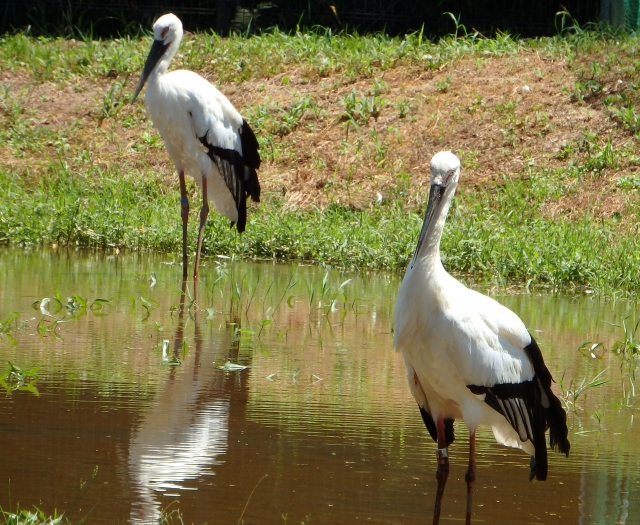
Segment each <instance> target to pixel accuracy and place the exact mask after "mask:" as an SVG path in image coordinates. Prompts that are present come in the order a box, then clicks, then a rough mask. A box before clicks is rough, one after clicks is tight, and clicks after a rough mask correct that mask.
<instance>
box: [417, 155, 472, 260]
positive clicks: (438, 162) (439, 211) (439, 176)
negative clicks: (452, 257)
mask: <svg viewBox="0 0 640 525" xmlns="http://www.w3.org/2000/svg"><path fill="white" fill-rule="evenodd" d="M459 178H460V159H458V157H456V156H455V155H454V154H453V153H451V152H450V151H440V152H439V153H436V154H435V155H434V156H433V157H432V159H431V188H430V189H429V201H428V202H427V212H426V214H425V217H424V222H423V223H422V231H421V232H420V239H419V240H418V247H417V248H416V253H415V255H414V258H413V263H412V265H411V266H413V264H414V263H415V261H416V259H417V258H418V255H419V253H420V247H421V246H422V244H423V242H424V240H425V238H430V239H433V241H434V242H429V243H427V244H428V245H430V246H437V245H438V244H439V243H440V235H441V234H442V228H443V227H444V221H445V219H446V217H447V211H448V209H449V204H450V203H451V198H452V197H453V194H454V192H455V191H456V186H457V185H458V179H459Z"/></svg>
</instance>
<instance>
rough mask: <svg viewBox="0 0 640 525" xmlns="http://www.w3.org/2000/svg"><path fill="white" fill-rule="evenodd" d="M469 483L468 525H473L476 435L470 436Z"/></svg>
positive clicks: (466, 479) (466, 478)
mask: <svg viewBox="0 0 640 525" xmlns="http://www.w3.org/2000/svg"><path fill="white" fill-rule="evenodd" d="M464 480H465V481H466V482H467V525H471V498H472V497H473V484H474V483H475V481H476V433H475V431H473V432H472V433H471V435H470V436H469V468H468V469H467V473H466V475H465V476H464Z"/></svg>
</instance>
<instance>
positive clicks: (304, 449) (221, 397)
mask: <svg viewBox="0 0 640 525" xmlns="http://www.w3.org/2000/svg"><path fill="white" fill-rule="evenodd" d="M170 263H171V260H170V259H169V258H162V257H149V256H142V255H137V254H131V255H125V256H123V255H111V256H109V255H103V254H101V255H98V254H86V253H81V252H72V251H63V250H59V251H56V252H46V251H45V252H43V251H34V252H28V251H12V250H2V251H0V321H1V322H2V323H3V324H2V325H0V363H2V364H1V367H0V371H1V370H4V368H5V364H6V363H7V361H10V362H11V363H13V364H14V365H17V366H18V367H20V368H21V369H22V371H23V372H24V371H27V370H29V369H31V368H32V367H39V369H38V371H37V375H38V380H37V382H36V383H35V384H32V385H31V391H29V390H15V391H12V392H10V393H5V392H4V391H2V390H0V451H2V457H1V459H0V506H2V508H3V509H5V510H9V509H15V508H16V507H17V506H18V505H19V506H20V508H28V509H30V508H32V506H33V505H37V506H38V507H39V508H41V509H43V510H44V511H45V512H46V513H49V514H51V513H53V511H54V509H58V511H63V512H66V513H67V516H68V517H69V518H70V519H71V520H72V521H78V520H80V519H81V518H83V517H87V522H89V523H127V522H130V523H150V522H152V521H153V520H157V518H158V517H159V516H160V513H161V512H163V511H164V512H165V513H171V512H172V511H178V510H179V512H180V513H181V515H182V517H183V520H184V522H185V523H195V524H201V523H205V522H206V523H214V524H223V523H229V524H235V523H238V522H239V519H240V518H241V517H242V520H243V521H244V523H245V524H263V523H273V524H278V523H289V524H291V523H294V524H298V523H304V524H306V523H312V524H313V523H331V524H341V523H349V524H353V523H357V522H370V523H402V524H410V523H416V524H417V523H430V520H431V518H430V517H431V514H432V509H433V499H434V493H435V467H436V464H435V448H436V447H435V444H434V443H433V442H432V441H431V439H430V438H429V437H428V434H427V432H426V430H425V429H424V426H423V424H422V421H421V418H420V415H419V412H418V410H417V407H416V405H415V403H414V402H413V400H412V398H411V395H410V393H409V390H408V387H407V386H406V379H405V371H404V364H403V361H402V357H401V356H400V355H398V354H396V353H395V352H394V351H393V349H392V344H391V343H392V312H393V304H394V301H395V295H396V292H397V289H398V286H399V283H400V277H399V276H398V275H393V274H382V273H371V274H366V275H345V274H342V273H340V272H338V271H334V270H330V271H327V270H325V269H323V268H318V267H305V266H298V265H276V264H270V263H260V264H258V263H239V262H234V261H231V260H229V259H223V258H220V259H213V260H209V261H207V264H206V266H205V267H204V268H202V271H201V274H202V282H201V283H200V285H199V288H198V297H197V301H196V302H193V299H194V290H193V283H188V285H187V290H186V294H182V293H181V282H180V275H181V269H180V266H179V265H175V264H170ZM349 279H351V280H350V281H348V280H349ZM345 281H348V282H346V283H345ZM341 285H342V286H341ZM494 292H495V294H497V298H498V299H499V300H500V301H501V302H503V303H504V304H506V305H507V306H508V307H510V308H511V309H513V310H515V311H516V312H517V313H518V314H519V315H520V316H521V317H522V318H523V320H524V321H525V323H526V324H527V326H528V327H529V329H530V330H532V331H534V333H535V335H536V338H537V340H538V342H539V344H540V346H541V348H542V350H543V353H544V355H545V359H546V362H547V365H548V367H549V369H550V370H551V372H552V374H553V375H554V378H555V379H556V381H557V384H556V385H555V388H556V391H557V393H559V394H560V393H562V391H561V385H562V387H563V388H564V392H565V398H566V402H567V405H568V407H569V424H570V435H569V437H570V440H571V443H572V448H571V456H570V457H569V458H568V459H567V458H565V457H564V456H560V455H557V454H552V455H551V456H550V475H549V479H548V480H547V481H546V482H545V483H538V482H529V481H528V474H529V467H528V465H529V459H528V457H527V456H526V455H525V454H523V453H522V452H520V451H517V450H513V449H508V448H505V447H502V446H500V445H497V444H496V443H494V441H493V437H492V434H491V432H490V431H489V430H487V429H483V430H482V431H481V432H479V433H478V441H477V457H478V469H477V483H476V492H475V497H474V521H475V522H478V523H480V522H484V523H491V524H520V523H522V524H525V523H527V524H528V523H545V524H553V523H558V524H559V523H563V524H566V523H577V524H580V525H584V524H605V523H607V524H608V523H623V524H633V523H640V468H639V467H638V463H639V462H640V428H638V426H639V425H640V421H639V422H635V421H634V418H635V416H636V415H638V410H637V408H634V403H636V404H637V405H636V406H640V403H638V401H639V400H640V391H639V392H636V391H635V390H634V388H635V385H634V375H633V373H632V370H633V367H632V366H631V365H630V364H629V361H625V360H622V359H621V358H620V357H619V356H618V355H616V354H614V353H612V352H610V351H609V350H610V348H611V347H612V345H613V343H614V342H615V341H616V340H617V339H619V338H621V336H622V329H621V328H620V327H616V326H613V325H615V324H620V323H621V319H622V317H624V316H626V315H629V314H631V319H633V318H634V316H635V313H636V312H635V304H631V303H627V302H617V303H612V302H603V301H600V300H595V299H591V298H588V297H578V298H576V297H562V296H556V295H547V296H544V295H536V294H526V295H506V294H504V293H503V292H500V291H494ZM495 294H494V295H495ZM56 297H57V299H56ZM44 298H49V301H48V302H47V301H42V300H43V299H44ZM100 299H104V300H108V302H107V301H100ZM165 340H166V341H168V343H163V341H165ZM585 341H593V342H603V343H604V349H605V351H604V352H603V353H602V355H601V352H602V350H603V347H599V348H597V349H596V350H595V352H594V353H595V355H596V357H595V358H594V357H592V356H591V355H589V352H584V351H583V352H581V351H579V350H578V348H579V347H580V345H581V344H582V343H583V342H585ZM600 355H601V357H600ZM227 362H230V363H233V364H237V365H242V366H246V367H248V368H245V369H241V370H238V369H231V368H232V367H230V365H226V366H225V364H226V363H227ZM7 366H8V365H7ZM601 371H605V372H604V374H603V375H602V376H601V377H602V378H604V379H607V380H609V382H607V383H605V384H603V385H600V386H597V387H593V388H587V389H585V390H583V391H582V392H580V393H577V391H578V389H579V387H580V385H581V383H582V381H583V379H585V378H586V383H588V382H589V380H591V379H593V378H594V377H596V376H597V374H598V373H599V372H601ZM1 375H2V376H4V375H6V372H2V374H1ZM14 377H15V376H14ZM586 383H585V384H586ZM29 384H30V383H29V378H28V377H27V378H25V383H24V385H29ZM8 386H9V387H12V386H13V387H16V386H18V385H17V384H15V383H11V384H9V385H8ZM639 386H640V385H639ZM35 389H37V393H38V394H39V395H36V393H35ZM568 390H572V391H574V394H571V393H568V392H567V391H568ZM636 394H639V395H636ZM456 435H457V439H456V442H455V443H454V444H453V445H452V446H451V448H450V456H451V473H450V476H449V482H448V484H447V488H446V491H445V498H444V503H443V516H442V522H443V523H446V522H447V521H462V520H463V518H464V506H465V502H466V486H465V483H464V472H465V470H466V461H467V446H466V444H467V441H466V438H467V434H466V430H465V428H464V425H457V427H456Z"/></svg>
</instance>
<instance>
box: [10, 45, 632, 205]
mask: <svg viewBox="0 0 640 525" xmlns="http://www.w3.org/2000/svg"><path fill="white" fill-rule="evenodd" d="M210 80H211V81H212V82H215V78H210ZM374 80H376V79H373V78H366V79H358V80H356V81H355V82H351V83H346V82H344V80H343V79H342V78H340V77H339V76H334V77H332V76H329V77H325V78H315V79H313V80H309V76H308V75H307V74H305V72H301V71H299V70H298V69H292V70H290V71H286V72H285V73H283V74H281V75H278V76H276V77H274V78H271V79H268V80H264V79H261V80H254V81H248V82H244V83H241V84H227V85H223V86H221V90H222V91H223V92H224V93H225V94H226V95H227V96H228V98H229V99H230V100H231V101H232V103H233V104H234V105H235V106H236V108H238V109H239V110H240V111H241V112H242V113H244V114H245V115H246V114H247V111H246V108H250V107H255V106H257V105H259V104H267V105H268V107H269V108H270V109H269V111H272V112H274V113H275V114H277V108H283V109H285V110H286V109H287V108H289V107H290V106H291V105H293V104H295V103H296V102H298V101H300V100H301V99H303V98H304V97H308V98H309V99H311V100H312V101H313V102H315V104H316V107H317V110H316V111H315V112H314V111H309V110H308V111H307V112H306V113H305V115H304V117H303V118H302V119H301V121H300V122H298V124H297V126H296V127H295V128H294V129H293V130H292V131H290V132H289V131H286V132H282V131H280V132H279V134H278V130H277V129H276V128H274V129H275V132H276V134H275V135H274V137H273V143H274V145H275V146H276V147H277V148H278V150H279V153H278V154H277V155H272V154H271V151H263V157H264V158H265V161H264V162H263V166H262V168H261V170H260V179H261V182H262V186H263V191H264V192H265V195H267V194H268V193H269V192H277V193H280V194H284V195H285V198H286V200H287V203H288V205H289V206H291V207H305V206H319V207H323V206H325V205H327V204H328V203H329V202H341V203H346V204H349V205H352V206H358V207H359V206H366V205H368V204H369V203H371V202H373V201H375V200H376V199H379V198H380V196H382V197H383V198H384V197H386V196H387V195H390V194H392V193H393V192H396V191H397V188H398V187H399V185H402V184H406V182H405V181H407V180H408V181H409V191H408V195H407V197H406V199H407V203H408V204H410V205H415V204H418V203H420V202H422V201H423V199H424V197H425V193H426V186H427V184H428V177H429V160H430V158H431V156H432V155H433V154H434V153H435V152H437V151H439V150H442V149H450V150H453V151H454V152H456V153H457V154H458V155H459V156H460V157H461V159H462V163H463V170H464V171H463V179H462V183H461V188H462V191H464V188H465V187H466V188H469V187H471V186H473V185H493V184H499V183H501V181H502V177H503V176H507V177H524V176H529V174H530V173H532V170H533V172H534V173H535V171H536V170H543V169H546V168H562V167H563V166H567V165H568V164H569V163H570V162H578V163H580V162H584V159H585V157H586V153H585V152H584V151H582V150H581V144H582V142H583V140H584V136H585V134H586V133H592V134H595V136H596V137H597V141H598V142H599V143H600V145H601V146H602V145H604V144H605V143H606V141H607V140H611V141H612V143H613V146H614V148H616V149H620V150H623V149H625V148H626V149H627V150H628V149H629V148H630V147H631V146H630V144H632V143H633V141H634V139H633V137H631V136H630V135H629V134H628V133H626V132H624V131H623V130H622V129H621V128H620V127H619V126H618V125H617V124H616V123H615V122H614V121H612V120H611V119H610V118H609V117H608V115H607V114H606V113H605V111H604V109H603V108H602V107H601V106H599V107H597V106H595V105H594V106H590V105H589V104H587V103H584V102H582V103H577V102H574V101H572V99H571V93H572V90H573V86H574V85H575V82H576V78H575V76H574V74H573V73H572V71H571V70H570V69H569V68H568V67H567V64H566V63H565V61H564V60H562V59H550V58H546V57H541V56H539V55H538V54H537V53H536V52H534V51H529V52H522V53H520V54H518V55H517V56H511V57H490V56H487V57H482V58H477V57H472V58H465V59H461V60H458V61H456V62H455V63H449V64H445V65H443V66H442V67H441V68H440V69H438V70H435V71H425V70H423V69H418V68H411V67H407V66H403V67H396V68H393V69H390V70H388V71H386V73H385V74H384V76H381V77H378V79H377V80H382V82H383V84H382V86H383V88H382V93H381V95H380V96H381V97H382V98H383V99H384V105H383V107H382V109H381V111H380V113H379V115H378V116H377V118H369V119H368V120H367V122H360V123H359V124H358V125H357V126H356V125H353V124H350V125H348V123H347V121H346V118H345V107H344V104H343V103H341V100H343V99H344V97H345V96H346V95H348V94H349V93H351V92H352V90H354V89H356V90H357V91H358V92H360V93H361V94H363V95H362V96H368V95H370V94H371V90H372V86H373V83H374ZM136 81H137V79H130V80H129V83H128V85H127V86H125V88H124V92H125V93H126V94H127V95H130V93H131V92H132V91H133V89H134V87H135V82H136ZM118 82H121V80H119V79H115V80H114V79H109V78H105V79H104V80H102V81H100V82H90V81H88V80H82V81H80V82H78V83H77V84H65V85H57V84H56V85H54V84H52V83H37V82H34V81H32V80H31V78H30V77H29V76H28V75H27V74H20V73H11V72H4V73H0V83H2V84H4V85H5V86H9V87H10V93H11V94H12V96H13V97H14V98H18V99H19V101H20V103H21V104H22V105H23V106H24V107H25V108H26V109H25V112H26V116H27V117H28V119H29V121H30V122H31V123H32V125H34V126H41V127H45V128H49V129H55V130H57V131H59V132H61V133H62V134H63V135H64V136H65V137H67V142H68V144H69V148H70V152H73V155H75V156H77V155H78V152H80V151H83V150H86V151H87V152H89V153H90V154H91V156H92V158H93V162H94V163H95V164H98V165H102V166H104V167H108V166H109V165H112V164H114V163H115V164H117V165H119V166H120V167H121V168H131V169H132V170H126V169H123V170H122V171H123V172H131V173H133V174H134V175H133V176H135V174H136V173H139V171H140V170H144V169H153V170H160V171H161V172H163V173H165V174H166V176H167V182H168V185H169V187H170V188H171V191H173V189H174V188H173V186H172V185H176V181H175V178H174V175H173V169H172V166H171V165H170V162H169V160H168V156H167V154H166V152H165V151H164V148H162V147H161V142H160V143H158V144H157V146H156V147H152V148H141V149H139V151H136V146H139V145H140V144H141V142H142V138H141V137H142V134H143V133H144V132H149V131H150V132H151V133H155V130H153V128H152V127H151V124H150V123H149V122H147V121H146V120H145V119H144V115H143V110H142V108H141V105H135V106H132V105H129V104H124V105H122V106H121V107H120V108H119V109H118V111H117V112H116V113H115V114H114V115H113V116H107V117H106V118H102V117H104V115H103V114H102V113H101V107H102V106H103V102H102V100H103V96H104V94H105V93H108V92H109V90H110V89H111V88H112V87H113V86H114V85H115V84H117V83H118ZM610 89H612V90H613V89H615V86H613V87H611V88H610ZM403 104H404V105H405V106H406V107H407V108H408V111H407V114H406V116H401V114H400V109H399V108H400V106H401V105H403ZM274 108H275V109H274ZM276 116H277V115H276ZM126 117H132V118H133V120H131V119H130V121H132V122H134V123H135V125H131V126H130V127H128V128H127V127H124V126H123V125H122V122H123V121H124V120H125V119H126ZM249 120H251V119H250V118H249ZM268 125H269V124H267V126H268ZM272 131H273V130H272ZM258 132H260V130H258ZM263 133H266V130H263ZM376 143H377V144H376ZM54 146H55V145H54V144H52V143H48V144H44V145H42V149H40V150H39V151H38V152H37V153H38V154H37V155H31V154H27V155H24V156H19V155H15V154H14V153H15V152H12V150H11V149H10V148H9V147H7V146H5V147H4V148H2V149H0V158H1V159H2V162H3V163H5V164H9V165H12V166H13V167H16V168H29V169H28V170H27V171H28V173H29V174H30V175H31V176H37V171H38V170H37V169H34V168H36V167H37V166H38V165H39V164H41V165H42V166H44V164H45V163H46V162H49V160H50V159H52V158H55V149H56V148H55V147H54ZM381 151H382V152H383V153H380V152H381ZM71 155H72V153H70V156H71ZM637 171H638V166H637V163H636V162H635V161H630V160H627V157H623V156H620V158H619V164H618V166H617V169H616V170H613V169H609V170H603V171H601V172H600V173H599V174H598V175H597V176H593V177H585V178H582V179H581V180H580V181H577V180H576V182H575V184H574V186H575V193H573V194H570V195H565V196H564V197H562V198H560V199H558V200H556V201H553V202H548V203H547V205H546V212H547V213H548V214H549V215H550V216H556V215H563V216H566V215H567V214H569V215H570V214H575V213H578V212H582V211H584V210H585V209H591V210H592V212H593V213H594V214H595V215H609V214H611V213H613V212H615V211H622V210H623V209H624V208H625V206H626V205H627V204H626V198H625V195H624V194H623V193H621V192H620V191H618V190H617V189H616V184H615V181H616V180H617V178H618V177H620V176H623V175H629V174H630V173H631V172H636V173H637ZM402 174H407V175H405V176H404V177H405V178H404V179H403V176H402Z"/></svg>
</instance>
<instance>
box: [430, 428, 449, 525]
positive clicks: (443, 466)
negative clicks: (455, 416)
mask: <svg viewBox="0 0 640 525" xmlns="http://www.w3.org/2000/svg"><path fill="white" fill-rule="evenodd" d="M436 429H437V433H438V453H437V455H438V470H437V471H436V479H437V480H438V490H437V492H436V506H435V508H434V509H433V525H438V522H439V521H440V506H441V503H442V495H443V494H444V486H445V484H446V483H447V477H448V476H449V454H448V453H447V442H446V440H445V437H444V417H443V416H438V421H437V422H436Z"/></svg>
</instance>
